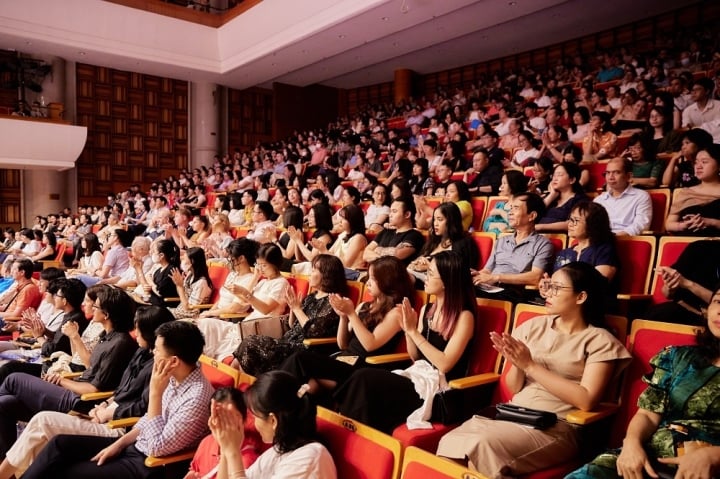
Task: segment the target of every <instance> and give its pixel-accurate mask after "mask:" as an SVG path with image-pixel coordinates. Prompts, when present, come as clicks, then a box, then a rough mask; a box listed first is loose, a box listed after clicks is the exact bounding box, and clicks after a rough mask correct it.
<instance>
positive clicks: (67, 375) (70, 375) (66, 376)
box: [61, 372, 83, 379]
mask: <svg viewBox="0 0 720 479" xmlns="http://www.w3.org/2000/svg"><path fill="white" fill-rule="evenodd" d="M61 375H62V377H63V378H64V379H74V378H79V377H80V376H82V375H83V373H81V372H77V373H62V374H61Z"/></svg>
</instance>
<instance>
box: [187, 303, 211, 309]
mask: <svg viewBox="0 0 720 479" xmlns="http://www.w3.org/2000/svg"><path fill="white" fill-rule="evenodd" d="M213 306H215V305H214V304H212V303H206V304H189V305H188V309H191V310H192V309H210V308H212V307H213Z"/></svg>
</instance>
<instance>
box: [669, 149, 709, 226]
mask: <svg viewBox="0 0 720 479" xmlns="http://www.w3.org/2000/svg"><path fill="white" fill-rule="evenodd" d="M695 177H696V178H697V179H698V180H700V184H698V185H696V186H690V187H687V188H681V189H680V190H679V191H678V193H677V194H676V195H675V197H674V198H673V204H672V206H671V208H670V213H669V214H668V217H667V220H666V221H665V228H666V229H667V230H668V231H669V232H672V233H679V234H683V235H687V236H717V235H718V234H720V145H711V146H709V147H707V148H706V149H704V150H702V151H699V152H698V154H697V158H696V159H695Z"/></svg>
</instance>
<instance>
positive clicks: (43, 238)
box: [27, 230, 57, 271]
mask: <svg viewBox="0 0 720 479" xmlns="http://www.w3.org/2000/svg"><path fill="white" fill-rule="evenodd" d="M33 233H34V234H35V238H37V237H38V236H40V245H41V249H40V251H38V252H37V253H36V254H34V255H32V256H28V257H27V258H28V259H29V260H30V261H32V262H33V267H34V268H35V271H42V269H43V264H42V263H41V261H43V260H52V259H54V258H55V251H56V248H57V238H56V237H55V233H53V232H51V231H49V232H47V233H43V232H42V231H41V230H33Z"/></svg>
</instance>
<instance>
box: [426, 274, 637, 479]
mask: <svg viewBox="0 0 720 479" xmlns="http://www.w3.org/2000/svg"><path fill="white" fill-rule="evenodd" d="M540 286H541V289H540V291H541V293H542V294H543V296H544V297H545V298H546V304H547V312H548V314H547V315H546V316H539V317H536V318H533V319H530V320H528V321H526V322H525V323H523V324H522V325H520V326H518V327H517V328H515V330H514V331H513V332H512V335H510V334H508V333H504V334H502V335H498V334H497V333H490V337H491V340H492V342H493V347H494V348H495V349H496V350H497V351H498V352H499V353H500V354H502V355H503V356H504V357H505V360H506V361H508V363H509V372H508V373H507V375H506V386H507V388H508V389H509V390H510V392H511V393H512V394H513V398H512V400H511V403H512V404H515V405H517V406H524V407H531V408H534V409H540V410H544V411H549V412H554V413H556V414H557V415H558V418H559V419H563V418H564V417H565V415H566V414H567V413H568V412H569V411H570V410H572V409H574V408H578V409H582V410H583V411H590V410H592V409H593V408H594V407H595V406H596V405H597V404H598V403H599V402H600V400H601V399H602V397H603V394H604V393H605V392H606V390H607V388H608V387H609V386H610V383H611V381H613V378H615V377H617V374H618V373H619V371H620V370H621V369H622V368H623V367H624V366H625V365H626V364H627V363H628V362H629V360H630V354H629V353H628V352H627V350H625V348H624V347H623V345H622V344H621V343H620V342H619V341H618V340H617V339H615V337H614V336H613V335H612V334H611V333H610V332H609V331H607V330H605V329H603V326H604V307H603V302H604V301H605V294H604V293H603V291H604V286H605V279H604V278H603V277H602V275H601V274H600V273H598V272H597V270H596V269H595V268H593V267H592V266H590V265H589V264H586V263H570V264H568V265H566V266H564V267H562V268H560V269H559V270H558V271H556V272H555V273H554V274H553V276H552V279H551V280H549V281H548V280H545V281H543V282H541V284H540ZM579 434H580V431H579V430H578V429H576V428H575V427H573V426H570V425H568V424H567V423H565V422H564V421H562V420H560V421H558V422H557V423H556V424H555V425H554V426H551V427H549V428H547V429H544V430H540V429H530V428H528V427H526V426H525V425H523V424H518V423H515V422H509V421H496V420H493V419H489V418H485V417H482V416H474V417H473V418H472V419H470V420H469V421H466V422H465V423H464V424H463V425H461V426H460V427H459V428H457V429H455V430H453V431H451V432H450V433H448V434H446V435H445V436H443V437H442V439H441V440H440V444H439V445H438V450H437V454H438V455H439V456H445V457H449V458H452V459H457V460H460V461H465V460H467V461H468V465H469V467H471V468H472V469H475V470H477V471H480V472H481V473H482V474H484V475H485V476H487V477H489V478H493V479H499V478H502V477H505V476H509V475H512V476H516V475H521V474H525V473H528V472H532V471H535V470H537V469H541V468H544V467H550V466H553V465H555V464H557V463H560V462H563V461H566V460H568V459H570V458H574V457H576V456H577V454H579V450H578V440H579Z"/></svg>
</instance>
